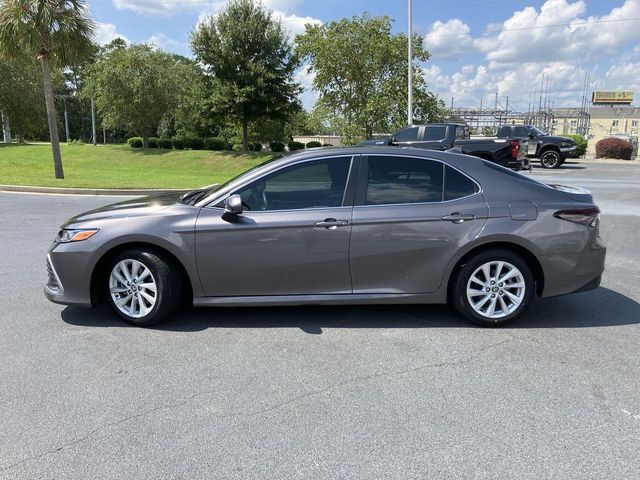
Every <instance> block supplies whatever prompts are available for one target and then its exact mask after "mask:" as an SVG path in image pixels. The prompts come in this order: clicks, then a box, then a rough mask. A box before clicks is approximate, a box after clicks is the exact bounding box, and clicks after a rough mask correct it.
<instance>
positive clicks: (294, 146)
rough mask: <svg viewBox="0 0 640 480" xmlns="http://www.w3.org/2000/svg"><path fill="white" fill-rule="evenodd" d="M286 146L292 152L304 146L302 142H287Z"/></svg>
mask: <svg viewBox="0 0 640 480" xmlns="http://www.w3.org/2000/svg"><path fill="white" fill-rule="evenodd" d="M287 146H288V147H289V151H290V152H293V151H294V150H302V149H303V148H304V143H300V142H289V143H288V145H287Z"/></svg>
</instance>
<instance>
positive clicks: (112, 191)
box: [0, 185, 189, 196]
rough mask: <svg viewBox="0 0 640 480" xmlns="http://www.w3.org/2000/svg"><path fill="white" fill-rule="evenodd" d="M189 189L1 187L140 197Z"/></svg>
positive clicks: (0, 189) (1, 188)
mask: <svg viewBox="0 0 640 480" xmlns="http://www.w3.org/2000/svg"><path fill="white" fill-rule="evenodd" d="M185 190H189V189H188V188H165V189H158V190H155V189H151V188H147V189H126V188H64V187H33V186H30V185H0V192H20V193H53V194H58V195H129V196H140V195H150V194H154V193H173V192H184V191H185Z"/></svg>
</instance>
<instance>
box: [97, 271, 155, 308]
mask: <svg viewBox="0 0 640 480" xmlns="http://www.w3.org/2000/svg"><path fill="white" fill-rule="evenodd" d="M109 293H110V294H111V299H112V300H113V304H114V305H115V306H116V308H117V309H118V310H120V312H122V313H124V314H125V315H127V316H129V317H132V318H142V317H144V316H145V315H147V314H148V313H149V312H150V311H151V310H153V307H154V306H155V304H156V300H157V298H158V286H157V283H156V280H155V278H154V276H153V274H152V273H151V270H149V268H148V267H147V266H146V265H145V264H144V263H142V262H140V261H139V260H134V259H124V260H121V261H120V262H118V263H117V264H116V265H115V266H114V267H113V269H112V270H111V275H110V276H109Z"/></svg>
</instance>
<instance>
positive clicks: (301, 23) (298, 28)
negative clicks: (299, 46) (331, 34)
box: [273, 10, 322, 38]
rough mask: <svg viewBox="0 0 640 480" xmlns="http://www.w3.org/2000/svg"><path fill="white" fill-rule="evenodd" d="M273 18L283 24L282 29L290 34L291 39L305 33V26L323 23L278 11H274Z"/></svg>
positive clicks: (311, 18)
mask: <svg viewBox="0 0 640 480" xmlns="http://www.w3.org/2000/svg"><path fill="white" fill-rule="evenodd" d="M273 16H274V17H275V18H277V19H279V20H280V21H281V22H282V27H283V28H284V29H285V30H286V31H287V32H288V33H289V36H290V37H291V38H293V37H295V36H296V35H298V34H299V33H304V30H305V25H307V24H311V25H321V24H322V21H320V20H318V19H317V18H313V17H299V16H297V15H287V14H285V13H282V12H280V11H278V10H274V11H273Z"/></svg>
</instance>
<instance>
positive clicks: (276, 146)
mask: <svg viewBox="0 0 640 480" xmlns="http://www.w3.org/2000/svg"><path fill="white" fill-rule="evenodd" d="M269 148H270V149H271V151H272V152H284V142H271V143H270V144H269Z"/></svg>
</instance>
